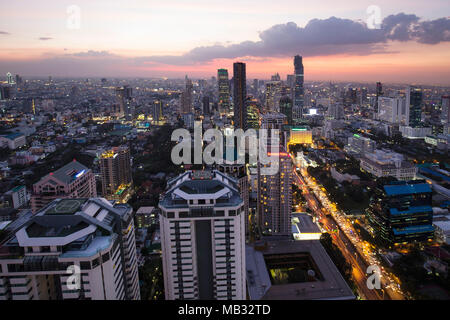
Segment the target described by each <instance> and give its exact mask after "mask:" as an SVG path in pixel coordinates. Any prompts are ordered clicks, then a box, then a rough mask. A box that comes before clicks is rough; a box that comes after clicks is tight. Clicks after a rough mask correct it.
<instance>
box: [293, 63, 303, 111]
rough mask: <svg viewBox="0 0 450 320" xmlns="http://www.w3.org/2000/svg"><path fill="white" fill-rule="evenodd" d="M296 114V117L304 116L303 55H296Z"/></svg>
mask: <svg viewBox="0 0 450 320" xmlns="http://www.w3.org/2000/svg"><path fill="white" fill-rule="evenodd" d="M294 77H295V78H294V99H293V101H294V114H295V119H299V118H302V117H303V112H304V110H303V107H304V94H305V90H304V85H303V82H304V69H303V58H302V56H299V55H297V56H295V57H294Z"/></svg>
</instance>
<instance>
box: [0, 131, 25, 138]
mask: <svg viewBox="0 0 450 320" xmlns="http://www.w3.org/2000/svg"><path fill="white" fill-rule="evenodd" d="M0 136H2V137H4V138H7V139H9V140H14V139H17V138H19V137H21V136H25V135H24V134H23V133H20V132H12V133H7V134H2V135H0Z"/></svg>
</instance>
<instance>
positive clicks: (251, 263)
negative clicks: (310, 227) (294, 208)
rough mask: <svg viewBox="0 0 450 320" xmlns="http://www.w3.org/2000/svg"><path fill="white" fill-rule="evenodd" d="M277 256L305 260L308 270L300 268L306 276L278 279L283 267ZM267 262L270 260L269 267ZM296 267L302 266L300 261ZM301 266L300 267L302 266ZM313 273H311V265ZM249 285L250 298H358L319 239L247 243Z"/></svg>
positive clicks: (293, 260)
mask: <svg viewBox="0 0 450 320" xmlns="http://www.w3.org/2000/svg"><path fill="white" fill-rule="evenodd" d="M277 259H278V260H279V259H281V260H282V261H283V265H285V262H286V261H288V260H289V261H292V262H294V263H299V262H300V261H299V259H300V260H302V259H303V260H305V263H306V264H305V267H306V269H308V270H306V269H305V270H301V271H302V272H303V274H305V273H306V274H307V275H308V277H307V278H303V279H301V280H298V278H297V281H296V278H295V277H292V275H290V276H291V278H292V279H290V280H291V281H287V283H280V281H277V280H275V278H274V276H275V277H277V273H279V272H282V271H280V270H278V271H277V270H274V269H273V268H276V266H275V265H274V262H275V264H276V261H277ZM286 259H287V260H286ZM267 263H269V264H271V268H272V269H271V270H270V271H269V270H268V269H269V268H268V266H267ZM296 268H299V266H298V264H297V266H296ZM300 268H301V267H300ZM310 268H312V269H315V270H313V271H314V273H312V275H311V273H310V272H311V271H310V270H311V269H310ZM246 269H247V286H248V292H249V296H250V299H251V300H261V299H262V300H350V299H355V296H354V295H353V293H352V290H351V289H350V288H349V287H348V285H347V283H346V282H345V280H344V278H343V277H342V276H341V274H340V273H339V271H338V270H337V268H336V266H335V265H334V264H333V262H332V261H331V259H330V257H329V256H328V255H327V253H326V251H325V249H324V248H323V247H322V245H321V244H320V242H319V241H317V240H305V241H294V240H275V241H272V240H270V241H267V243H266V245H265V246H263V247H261V248H258V250H256V249H255V248H254V247H252V246H249V245H247V246H246Z"/></svg>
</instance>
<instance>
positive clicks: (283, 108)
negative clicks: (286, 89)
mask: <svg viewBox="0 0 450 320" xmlns="http://www.w3.org/2000/svg"><path fill="white" fill-rule="evenodd" d="M280 113H282V114H284V115H285V116H286V117H287V124H288V125H290V126H292V125H293V119H292V100H291V98H289V97H288V96H284V97H283V98H281V99H280Z"/></svg>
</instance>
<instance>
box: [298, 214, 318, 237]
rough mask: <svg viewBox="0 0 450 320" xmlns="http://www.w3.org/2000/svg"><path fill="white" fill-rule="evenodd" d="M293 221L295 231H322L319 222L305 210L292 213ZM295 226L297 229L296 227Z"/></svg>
mask: <svg viewBox="0 0 450 320" xmlns="http://www.w3.org/2000/svg"><path fill="white" fill-rule="evenodd" d="M291 221H292V226H293V231H295V232H299V233H321V231H320V229H319V227H318V226H317V224H315V223H314V222H313V220H312V217H311V216H310V215H309V214H307V213H304V212H293V213H292V214H291ZM294 228H295V229H294Z"/></svg>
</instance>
